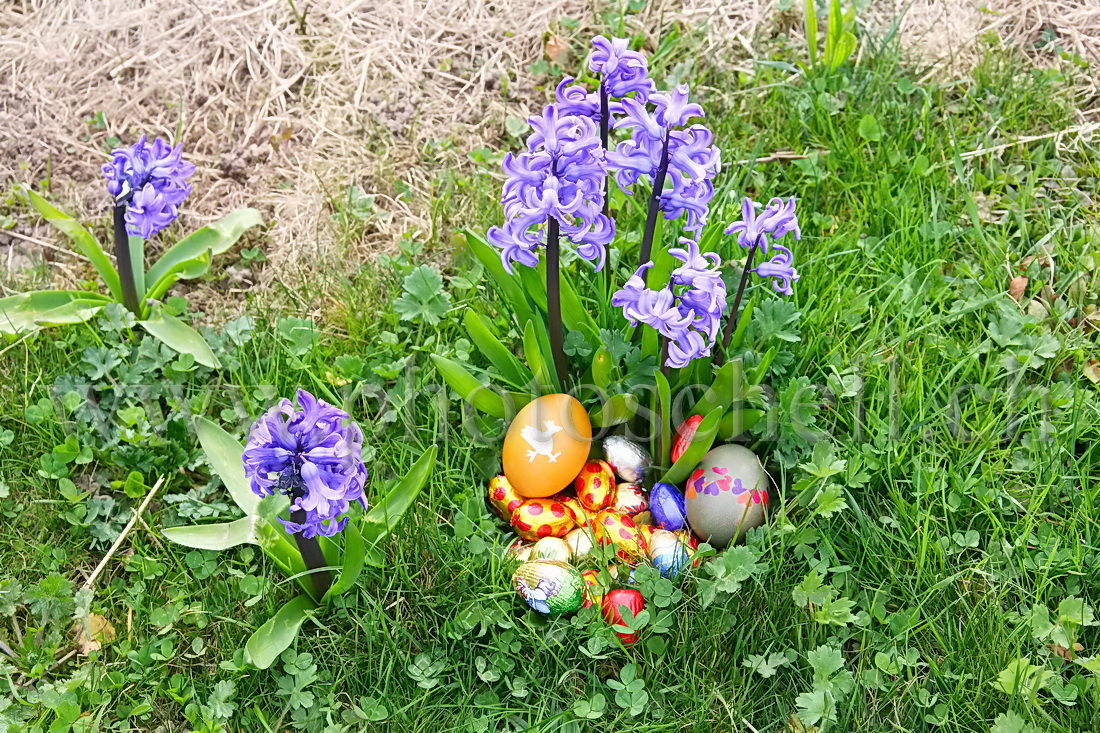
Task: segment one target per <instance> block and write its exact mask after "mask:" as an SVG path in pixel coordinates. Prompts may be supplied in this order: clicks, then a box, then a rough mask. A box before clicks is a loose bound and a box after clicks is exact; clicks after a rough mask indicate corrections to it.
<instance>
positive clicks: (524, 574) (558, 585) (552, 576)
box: [512, 560, 585, 614]
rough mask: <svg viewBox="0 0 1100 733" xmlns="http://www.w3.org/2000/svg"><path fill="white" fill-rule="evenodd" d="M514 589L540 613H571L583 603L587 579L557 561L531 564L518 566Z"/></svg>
mask: <svg viewBox="0 0 1100 733" xmlns="http://www.w3.org/2000/svg"><path fill="white" fill-rule="evenodd" d="M512 586H513V587H514V588H515V589H516V592H517V593H519V594H520V596H522V597H523V600H525V601H527V605H529V606H531V608H533V609H535V610H536V611H538V612H539V613H548V614H559V613H572V612H573V611H576V610H577V609H578V608H580V607H581V603H583V602H584V588H585V585H584V579H583V578H582V577H581V574H580V571H579V570H577V569H576V568H574V567H572V566H571V565H568V564H566V563H564V562H560V561H558V560H532V561H530V562H525V563H523V564H522V565H520V566H519V569H518V570H516V572H515V575H513V576H512Z"/></svg>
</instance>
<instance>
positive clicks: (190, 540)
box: [161, 517, 259, 551]
mask: <svg viewBox="0 0 1100 733" xmlns="http://www.w3.org/2000/svg"><path fill="white" fill-rule="evenodd" d="M255 522H256V517H241V518H240V519H237V520H234V521H232V522H224V523H221V524H198V525H193V526H190V527H165V528H164V529H162V530H161V534H163V535H164V536H165V537H167V538H168V539H169V540H171V541H172V542H175V543H176V544H177V545H183V546H184V547H194V548H195V549H197V550H219V551H220V550H228V549H229V548H230V547H236V546H237V545H243V544H245V543H248V544H253V545H255V544H258V543H259V539H258V538H257V537H256V533H255Z"/></svg>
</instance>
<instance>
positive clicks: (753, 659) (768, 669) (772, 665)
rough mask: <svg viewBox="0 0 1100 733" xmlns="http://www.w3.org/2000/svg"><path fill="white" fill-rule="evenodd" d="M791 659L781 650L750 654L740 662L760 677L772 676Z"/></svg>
mask: <svg viewBox="0 0 1100 733" xmlns="http://www.w3.org/2000/svg"><path fill="white" fill-rule="evenodd" d="M790 663H791V659H790V657H788V656H787V655H786V654H783V653H782V652H772V653H771V654H769V655H768V656H766V657H765V656H764V655H763V654H750V655H749V657H748V658H747V659H745V661H743V662H741V664H742V665H743V666H745V667H748V668H749V669H751V670H752V671H753V672H756V673H757V674H759V675H760V676H761V677H765V678H767V677H774V676H775V673H776V672H778V671H779V668H780V667H782V666H784V665H787V664H790Z"/></svg>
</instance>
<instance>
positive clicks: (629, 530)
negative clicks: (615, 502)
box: [592, 510, 645, 562]
mask: <svg viewBox="0 0 1100 733" xmlns="http://www.w3.org/2000/svg"><path fill="white" fill-rule="evenodd" d="M592 530H593V532H594V533H595V536H596V541H597V542H599V543H600V544H603V545H606V544H612V545H615V547H616V554H617V555H618V556H619V557H620V558H622V559H623V560H626V561H627V562H637V561H638V560H641V559H642V558H643V557H645V540H644V539H642V535H641V533H640V532H639V531H638V525H637V524H635V523H634V520H633V519H631V518H630V517H628V516H627V515H625V514H623V513H622V512H616V511H611V510H605V511H602V512H600V513H599V514H597V515H596V517H595V519H593V520H592Z"/></svg>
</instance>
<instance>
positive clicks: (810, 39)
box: [802, 0, 817, 66]
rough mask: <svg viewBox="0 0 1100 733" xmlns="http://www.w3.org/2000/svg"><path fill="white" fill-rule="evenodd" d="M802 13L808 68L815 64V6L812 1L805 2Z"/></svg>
mask: <svg viewBox="0 0 1100 733" xmlns="http://www.w3.org/2000/svg"><path fill="white" fill-rule="evenodd" d="M802 12H803V18H802V19H803V22H804V23H805V25H806V48H807V50H808V51H809V52H810V66H814V65H815V64H816V63H817V4H816V3H815V2H814V0H806V4H805V5H804V6H803V9H802Z"/></svg>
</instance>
